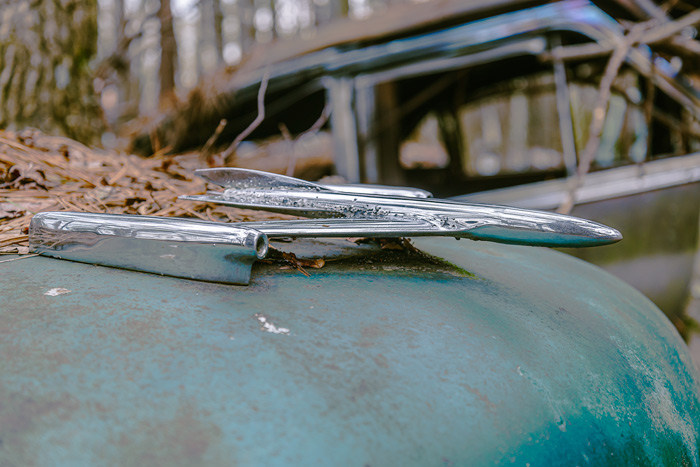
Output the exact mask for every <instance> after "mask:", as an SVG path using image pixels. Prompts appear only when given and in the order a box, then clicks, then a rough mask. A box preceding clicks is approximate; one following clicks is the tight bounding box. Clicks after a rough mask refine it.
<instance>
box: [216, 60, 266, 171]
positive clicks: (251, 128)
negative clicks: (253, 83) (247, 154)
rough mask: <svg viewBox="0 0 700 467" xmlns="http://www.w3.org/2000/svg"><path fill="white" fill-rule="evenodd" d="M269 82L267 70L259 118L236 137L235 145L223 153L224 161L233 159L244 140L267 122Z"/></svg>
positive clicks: (261, 86)
mask: <svg viewBox="0 0 700 467" xmlns="http://www.w3.org/2000/svg"><path fill="white" fill-rule="evenodd" d="M269 81H270V71H269V70H267V71H265V74H264V75H263V77H262V80H261V81H260V89H259V90H258V116H257V117H255V120H253V121H252V122H251V124H250V125H248V127H247V128H246V129H245V130H243V131H242V132H241V133H240V134H239V135H238V136H236V139H234V140H233V143H231V145H230V146H229V147H228V148H227V149H226V150H225V151H224V152H222V153H221V159H223V160H224V161H226V160H227V159H228V158H229V157H231V155H232V154H234V153H235V152H236V149H238V145H239V144H241V142H242V141H243V140H244V139H246V138H247V137H248V136H250V134H251V133H252V132H253V131H255V129H256V128H257V127H258V126H260V124H261V123H262V122H263V120H265V92H266V91H267V84H268V83H269Z"/></svg>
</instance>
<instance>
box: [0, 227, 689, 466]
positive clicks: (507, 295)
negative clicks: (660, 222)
mask: <svg viewBox="0 0 700 467" xmlns="http://www.w3.org/2000/svg"><path fill="white" fill-rule="evenodd" d="M414 242H415V244H416V245H417V246H418V247H419V248H420V249H421V250H422V251H424V252H426V253H428V254H429V255H431V257H422V256H420V255H417V254H415V253H407V252H386V251H383V252H378V253H377V252H374V251H365V250H371V249H370V248H364V247H355V246H351V247H349V249H350V250H353V253H355V251H354V250H357V251H359V255H357V254H353V255H351V256H352V257H351V258H346V259H342V258H329V257H327V259H328V261H327V262H326V265H325V266H324V267H323V268H322V269H310V270H308V271H307V273H308V274H309V276H308V277H306V276H305V275H302V274H301V273H299V272H298V271H296V270H294V269H280V265H279V264H276V263H273V264H259V265H256V266H255V271H254V277H253V281H252V282H251V285H249V286H247V287H244V286H228V285H220V284H210V283H203V282H196V281H189V280H183V279H174V278H169V277H160V276H156V275H150V274H143V273H135V272H129V271H122V270H115V269H109V268H103V267H97V266H89V265H85V264H79V263H71V262H67V261H60V260H54V259H50V258H41V257H38V258H29V259H25V260H22V261H16V262H10V263H5V264H3V265H1V266H4V267H3V268H2V275H0V287H1V289H2V290H3V294H2V301H0V440H2V441H1V443H2V444H0V464H3V465H4V464H10V465H12V464H42V465H43V464H53V465H76V464H95V465H100V464H114V463H119V464H134V465H148V464H150V465H153V464H168V465H191V464H194V463H206V464H210V465H231V464H236V463H237V464H244V465H289V464H297V465H319V464H330V463H333V464H346V465H411V464H414V465H480V464H493V463H508V464H510V463H511V462H515V463H516V464H517V465H524V464H527V463H529V464H530V465H533V466H534V465H552V464H567V465H568V464H585V463H594V464H605V463H609V464H616V465H619V464H620V463H649V464H667V465H678V464H681V463H688V464H691V465H692V464H697V463H698V444H699V443H698V440H699V430H700V403H699V401H698V394H699V393H700V385H699V383H698V378H697V375H696V373H695V370H694V368H693V365H692V362H691V361H690V357H689V355H688V352H687V349H686V348H685V345H684V344H683V342H682V341H681V339H680V338H679V336H678V335H677V333H676V331H675V330H674V329H673V327H672V326H671V324H670V323H669V322H668V321H667V320H666V318H665V317H664V316H663V315H662V313H661V312H660V311H659V310H658V309H657V308H656V307H655V306H654V305H653V304H652V303H651V302H650V301H649V300H647V299H646V298H644V297H643V296H642V295H641V294H640V293H638V292H637V291H635V290H634V289H632V288H631V287H629V286H627V285H626V284H624V283H622V282H621V281H619V280H617V279H615V278H613V277H612V276H610V275H609V274H607V273H605V272H603V271H602V270H600V269H598V268H596V267H594V266H591V265H589V264H587V263H584V262H582V261H580V260H576V259H574V258H571V257H568V256H565V255H563V254H560V253H557V252H554V251H550V250H546V249H541V248H529V247H518V246H509V245H499V244H494V243H488V242H474V241H470V240H461V241H456V240H452V239H416V240H415V241H414ZM294 247H295V246H294V244H285V245H283V246H282V248H283V249H285V248H288V249H292V248H294ZM317 248H318V250H319V251H320V252H321V253H322V254H324V255H326V256H328V254H329V253H330V250H328V249H327V248H328V247H320V246H318V247H317ZM437 258H445V259H447V260H448V261H449V263H447V262H444V261H441V260H439V259H437ZM56 288H62V289H66V290H69V291H70V292H66V293H61V292H63V291H58V292H57V293H58V295H51V294H50V295H46V294H45V293H46V292H48V291H49V290H51V289H56Z"/></svg>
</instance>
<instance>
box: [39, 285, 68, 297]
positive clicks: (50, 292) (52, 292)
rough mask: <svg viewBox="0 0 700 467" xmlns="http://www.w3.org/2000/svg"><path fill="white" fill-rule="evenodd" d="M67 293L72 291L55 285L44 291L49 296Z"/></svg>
mask: <svg viewBox="0 0 700 467" xmlns="http://www.w3.org/2000/svg"><path fill="white" fill-rule="evenodd" d="M67 293H70V290H68V289H64V288H62V287H55V288H53V289H49V290H47V291H46V292H44V295H48V296H49V297H57V296H58V295H65V294H67Z"/></svg>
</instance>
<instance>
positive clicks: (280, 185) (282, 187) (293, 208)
mask: <svg viewBox="0 0 700 467" xmlns="http://www.w3.org/2000/svg"><path fill="white" fill-rule="evenodd" d="M196 173H197V174H203V176H204V177H205V178H207V179H209V180H212V179H216V180H218V181H219V182H222V184H223V185H224V186H225V187H227V188H226V190H225V191H224V192H223V193H215V192H210V193H208V194H206V195H193V196H182V197H181V198H182V199H187V200H193V201H206V202H214V203H219V204H225V205H229V206H236V207H240V208H249V209H250V208H252V209H260V210H266V211H273V212H282V213H288V214H296V215H301V216H306V217H314V218H347V219H350V220H372V221H373V222H371V223H366V224H368V225H369V227H365V228H364V230H363V229H361V228H360V227H359V224H358V227H357V228H356V229H355V230H353V235H363V236H377V235H384V236H393V237H407V236H417V235H441V236H452V237H462V238H472V239H477V240H490V241H495V242H502V243H516V244H525V245H538V246H569V247H577V246H580V247H583V246H596V245H606V244H609V243H614V242H617V241H619V240H620V239H621V238H622V236H621V235H620V233H619V232H618V231H617V230H615V229H613V228H610V227H607V226H604V225H602V224H598V223H596V222H591V221H588V220H585V219H579V218H576V217H571V216H564V215H561V214H555V213H547V212H540V211H532V210H526V209H519V208H512V207H504V206H489V205H477V204H467V203H460V202H456V201H447V200H442V199H419V198H415V197H399V196H384V195H369V194H362V193H357V192H349V193H348V192H344V191H341V190H342V186H339V187H338V188H337V189H336V190H330V189H327V188H325V189H324V188H321V187H319V186H317V185H315V184H313V183H310V182H305V181H303V180H298V182H299V184H298V185H295V181H297V179H294V178H291V177H285V176H282V175H275V174H268V173H265V172H259V171H255V170H248V169H238V168H219V169H205V170H204V171H197V172H196ZM396 221H399V222H396ZM241 225H244V226H248V227H251V228H255V229H259V230H261V231H262V232H265V233H266V234H268V235H270V236H273V235H274V236H286V237H306V236H318V235H321V234H324V235H328V236H340V235H343V234H344V233H345V232H346V231H347V229H348V227H351V226H352V223H351V221H348V220H343V221H340V222H338V221H336V220H334V219H326V220H325V221H324V222H323V224H322V228H321V229H319V228H318V227H319V222H316V221H314V222H305V221H278V222H276V223H275V228H274V229H270V230H268V229H267V228H266V225H267V224H266V223H253V224H246V223H244V224H241ZM284 225H287V226H288V230H287V231H286V232H285V231H284V229H283V226H284Z"/></svg>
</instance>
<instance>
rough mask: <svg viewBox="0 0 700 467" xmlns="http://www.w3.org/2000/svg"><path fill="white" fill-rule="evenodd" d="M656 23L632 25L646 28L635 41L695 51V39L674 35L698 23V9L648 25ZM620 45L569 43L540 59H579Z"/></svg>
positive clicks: (606, 52) (654, 21) (602, 52)
mask: <svg viewBox="0 0 700 467" xmlns="http://www.w3.org/2000/svg"><path fill="white" fill-rule="evenodd" d="M656 24H658V23H657V21H656V20H652V21H649V22H646V23H639V24H638V25H637V26H635V27H633V28H632V29H635V28H636V27H644V26H646V30H645V31H644V32H643V33H642V34H641V36H640V37H639V38H638V40H637V41H636V43H637V44H647V45H657V44H659V43H661V42H666V41H670V42H671V44H673V45H675V46H677V47H684V48H686V49H688V50H689V51H691V52H692V51H696V49H697V41H694V40H692V39H690V38H679V37H676V35H677V34H678V33H680V32H681V31H683V29H685V28H687V27H691V26H696V25H698V24H700V10H695V11H693V12H692V13H688V14H687V15H685V16H683V17H681V18H679V19H677V20H675V21H666V22H664V23H663V24H661V25H658V26H654V27H650V25H656ZM628 36H629V35H628ZM620 45H621V44H617V45H616V44H606V45H601V44H598V43H592V44H580V45H569V46H566V47H559V48H557V49H556V50H552V51H551V52H550V53H548V54H543V55H542V59H544V60H552V59H554V58H557V59H561V60H579V59H584V58H592V57H599V56H601V55H607V54H609V53H611V52H614V51H615V50H616V49H618V48H619V46H620Z"/></svg>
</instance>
